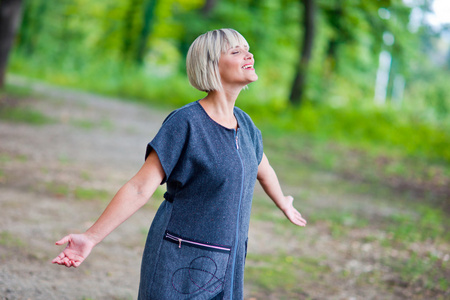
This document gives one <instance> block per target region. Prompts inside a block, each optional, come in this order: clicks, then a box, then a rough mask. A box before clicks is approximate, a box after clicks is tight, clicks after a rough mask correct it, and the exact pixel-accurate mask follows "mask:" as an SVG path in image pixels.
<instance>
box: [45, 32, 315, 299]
mask: <svg viewBox="0 0 450 300" xmlns="http://www.w3.org/2000/svg"><path fill="white" fill-rule="evenodd" d="M186 65H187V71H188V77H189V81H190V83H191V84H192V85H193V86H194V87H195V88H197V89H199V90H201V91H205V92H207V96H206V97H205V98H203V99H201V100H199V101H196V102H192V103H190V104H188V105H186V106H184V107H182V108H180V109H178V110H175V111H174V112H172V113H171V114H170V115H169V116H168V117H167V118H166V120H165V121H164V123H163V125H162V127H161V129H160V131H159V132H158V134H157V135H156V136H155V138H154V139H153V140H152V141H151V142H150V143H149V144H148V146H147V151H146V160H145V163H144V165H143V166H142V168H141V169H140V170H139V172H138V173H137V174H136V175H135V176H134V177H133V178H132V179H131V180H130V181H129V182H127V183H126V184H125V185H124V186H123V187H122V188H121V189H120V190H119V191H118V193H117V194H116V195H115V196H114V198H113V199H112V200H111V202H110V204H109V205H108V206H107V207H106V209H105V211H104V212H103V214H102V215H101V216H100V218H99V219H98V220H97V221H96V223H95V224H94V225H93V226H92V227H91V228H89V229H88V230H87V231H86V232H85V233H83V234H70V235H68V236H65V237H64V238H62V239H61V240H60V241H58V242H56V244H57V245H62V244H65V243H68V245H67V247H66V248H65V249H64V251H63V252H61V253H60V254H59V255H58V256H57V257H56V258H55V259H54V260H53V263H56V264H60V265H65V266H67V267H78V266H79V265H80V264H81V263H82V262H83V261H84V260H85V259H86V257H87V256H88V255H89V253H90V252H91V250H92V248H93V247H94V246H95V245H97V244H98V243H99V242H100V241H101V240H103V239H104V238H105V237H106V236H107V235H108V234H109V233H110V232H111V231H113V230H114V229H115V228H116V227H117V226H118V225H120V224H121V223H122V222H123V221H125V220H126V219H127V218H128V217H130V216H131V215H132V214H133V213H135V212H136V211H137V210H138V209H139V208H140V207H142V206H143V205H144V204H145V203H146V202H147V201H148V199H149V198H150V197H151V196H152V194H153V193H154V191H155V190H156V188H157V187H158V185H160V184H162V183H166V185H167V192H166V193H165V195H164V198H165V200H164V201H163V202H162V204H161V206H160V208H159V209H158V212H157V213H156V216H155V218H154V220H153V222H152V226H151V227H150V231H149V234H148V238H147V242H146V245H145V250H144V254H143V259H142V267H141V282H140V287H139V299H186V298H189V299H232V298H234V299H242V298H243V281H244V277H243V275H244V262H245V256H246V251H247V233H248V227H249V219H250V209H251V202H252V197H253V189H254V184H255V181H256V179H258V181H259V182H260V184H261V185H262V187H263V189H264V191H265V192H266V193H267V195H268V196H269V197H270V198H271V199H272V200H273V201H274V202H275V204H276V205H277V206H278V208H279V209H281V210H282V211H283V213H284V214H285V215H286V217H287V218H288V219H289V220H290V221H291V222H292V223H294V224H296V225H299V226H305V225H306V221H305V220H304V219H303V218H302V216H301V214H300V213H299V212H298V211H297V210H296V209H295V208H294V207H293V205H292V202H293V198H292V197H291V196H284V195H283V192H282V190H281V187H280V184H279V182H278V179H277V176H276V174H275V172H274V170H273V169H272V167H271V166H270V164H269V161H268V160H267V157H266V156H265V154H264V153H263V148H262V138H261V133H260V131H259V130H258V129H257V128H256V126H255V125H254V124H253V122H252V120H251V119H250V117H249V116H248V115H247V114H246V113H244V112H243V111H242V110H240V109H239V108H237V107H235V106H234V105H235V102H236V99H237V96H238V95H239V93H240V91H241V90H242V89H243V88H244V87H246V86H247V85H248V84H249V83H251V82H253V81H255V80H257V79H258V76H257V75H256V73H255V69H254V68H253V65H254V59H253V55H252V54H251V53H250V52H249V46H248V44H247V42H246V40H245V39H244V38H243V37H242V35H240V34H239V33H238V32H237V31H235V30H232V29H221V30H214V31H210V32H207V33H205V34H203V35H201V36H199V37H198V38H197V39H196V40H195V41H194V42H193V43H192V45H191V47H190V49H189V52H188V55H187V61H186Z"/></svg>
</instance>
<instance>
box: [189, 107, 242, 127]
mask: <svg viewBox="0 0 450 300" xmlns="http://www.w3.org/2000/svg"><path fill="white" fill-rule="evenodd" d="M196 103H197V104H198V106H199V107H200V110H201V111H203V113H204V114H205V116H206V117H207V119H209V120H210V121H211V122H213V123H214V124H216V125H217V126H219V127H222V128H223V129H226V130H228V131H233V132H236V128H237V129H238V130H239V127H240V126H239V119H238V117H237V115H236V107H234V108H233V115H234V117H235V118H236V122H237V127H236V128H229V127H226V126H223V125H222V124H220V123H218V122H216V121H215V120H214V119H213V118H211V116H210V115H209V114H208V112H207V111H206V110H205V108H203V106H202V105H201V104H200V100H197V101H196Z"/></svg>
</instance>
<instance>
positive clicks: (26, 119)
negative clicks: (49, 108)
mask: <svg viewBox="0 0 450 300" xmlns="http://www.w3.org/2000/svg"><path fill="white" fill-rule="evenodd" d="M0 120H4V121H9V122H14V123H27V124H32V125H45V124H50V123H53V122H54V120H53V119H52V118H49V117H47V116H45V115H44V114H42V113H41V112H39V111H36V110H33V109H29V108H19V107H0Z"/></svg>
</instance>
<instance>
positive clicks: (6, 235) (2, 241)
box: [0, 230, 25, 247]
mask: <svg viewBox="0 0 450 300" xmlns="http://www.w3.org/2000/svg"><path fill="white" fill-rule="evenodd" d="M0 245H1V246H4V247H22V246H24V245H25V243H24V242H23V241H22V240H20V239H19V238H17V237H16V236H15V235H14V234H12V233H11V232H9V231H4V230H2V231H0Z"/></svg>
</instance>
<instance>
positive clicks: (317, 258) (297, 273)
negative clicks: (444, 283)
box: [0, 79, 450, 300]
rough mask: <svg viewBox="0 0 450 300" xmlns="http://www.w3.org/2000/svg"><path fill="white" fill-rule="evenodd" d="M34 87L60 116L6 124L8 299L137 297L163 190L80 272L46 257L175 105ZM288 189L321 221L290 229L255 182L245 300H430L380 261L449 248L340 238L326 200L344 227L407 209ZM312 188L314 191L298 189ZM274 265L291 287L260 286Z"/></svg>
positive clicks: (2, 293) (102, 201)
mask: <svg viewBox="0 0 450 300" xmlns="http://www.w3.org/2000/svg"><path fill="white" fill-rule="evenodd" d="M14 82H15V84H18V85H25V84H27V83H25V82H22V81H21V80H20V79H14ZM32 89H33V91H34V92H35V93H40V94H41V96H38V97H32V98H31V97H30V98H29V99H22V100H21V102H20V105H23V106H25V107H28V108H30V109H33V110H36V111H39V112H41V113H43V114H44V115H46V116H48V117H50V118H52V119H53V120H54V122H52V123H49V124H46V125H39V126H38V125H32V124H26V123H11V122H5V121H2V120H0V299H5V300H6V299H9V300H11V299H33V300H34V299H36V300H40V299H43V300H44V299H45V300H47V299H80V300H81V299H136V296H137V289H138V284H139V270H140V260H141V254H142V251H143V246H144V242H145V237H146V233H147V231H148V227H149V226H150V223H151V220H152V218H153V216H154V213H155V211H156V209H157V206H158V203H159V202H160V201H161V198H162V191H158V192H157V193H156V194H157V195H155V197H154V198H155V199H154V200H151V201H149V203H148V204H147V205H146V206H145V207H144V208H143V209H141V210H140V211H138V212H137V213H136V214H135V215H134V216H132V217H131V218H130V219H129V220H128V221H127V222H126V223H125V224H122V225H121V226H120V227H119V228H118V229H117V230H116V231H114V232H113V233H112V234H111V235H110V236H108V237H107V238H106V239H105V240H104V241H103V243H101V244H100V245H98V246H97V247H96V248H95V249H94V251H93V252H92V254H91V255H90V257H89V258H88V259H87V260H86V261H85V262H84V263H83V265H82V266H81V267H80V268H78V269H67V268H64V267H60V266H56V265H52V264H51V263H50V261H51V259H52V258H53V257H54V256H55V255H57V254H58V253H59V251H60V250H61V248H59V247H56V246H55V245H54V242H55V241H56V240H57V239H59V238H60V237H62V236H63V235H65V234H67V233H69V232H80V231H84V230H85V229H87V228H88V227H89V226H90V225H91V224H92V222H93V221H95V219H96V218H97V217H98V216H99V214H100V213H101V212H102V211H103V209H104V207H105V206H106V204H107V201H109V199H110V197H111V196H112V195H113V193H115V191H117V189H118V188H119V187H120V186H121V185H122V184H123V183H125V182H126V181H127V180H128V179H129V178H130V177H131V176H132V175H134V174H135V172H136V171H137V170H138V169H139V167H140V166H141V164H142V163H143V159H144V152H145V147H146V144H147V142H148V141H149V140H150V139H151V138H152V137H153V136H154V134H155V133H156V131H157V130H158V128H159V126H160V124H161V122H162V120H163V119H164V117H165V116H166V115H167V113H168V111H158V110H151V109H149V108H148V107H144V106H141V105H139V104H135V103H126V102H123V101H118V100H115V99H108V98H104V97H99V96H95V95H91V94H87V93H81V92H75V91H70V90H64V89H59V88H55V87H49V86H47V85H44V84H34V85H32ZM44 95H45V96H44ZM314 176H319V177H318V178H317V179H314ZM310 177H311V178H312V179H311V180H313V181H314V180H315V181H316V182H318V184H317V186H318V187H320V186H322V185H330V186H332V185H333V184H335V183H333V181H335V178H333V175H324V174H311V175H310ZM305 190H307V191H305ZM286 191H287V192H288V193H291V194H293V195H294V196H298V197H299V198H304V199H305V200H304V201H305V202H304V207H306V212H308V211H309V212H312V211H314V212H316V214H317V215H319V217H317V218H318V219H316V221H315V222H314V223H311V224H310V225H308V228H307V230H305V231H295V229H292V227H283V226H284V225H283V223H282V222H283V221H279V220H280V219H284V218H283V216H282V215H281V213H280V212H279V211H277V209H276V208H275V207H274V206H273V205H272V204H270V203H269V202H270V201H268V200H267V199H265V200H259V199H264V198H263V197H262V196H261V194H262V192H261V191H260V190H259V189H257V191H256V198H257V200H256V201H258V203H257V205H254V208H253V209H254V215H255V216H256V218H254V219H252V221H251V228H250V244H249V258H248V260H247V271H246V272H247V273H246V274H248V275H249V276H248V277H246V278H247V279H249V280H248V282H246V292H245V294H246V299H248V300H256V299H258V300H261V299H336V300H341V299H352V300H356V299H422V298H420V296H419V297H416V296H413V295H414V294H415V293H416V292H418V291H419V292H420V290H417V287H415V286H414V285H410V284H409V283H407V282H402V281H401V280H399V276H398V275H395V274H393V273H392V272H391V271H392V270H391V269H390V267H389V266H386V265H384V261H385V260H386V259H391V260H393V261H396V260H398V261H401V260H402V259H405V258H407V257H408V255H410V253H411V252H412V251H413V250H414V251H415V252H417V253H419V254H420V253H424V256H426V255H428V254H427V253H437V254H436V256H437V257H439V259H441V260H442V261H444V260H445V257H447V256H448V255H447V254H449V253H450V249H449V245H448V244H441V245H434V244H426V242H424V243H421V244H420V243H414V244H412V247H415V248H416V249H399V250H397V249H392V248H389V247H386V246H383V245H382V243H380V242H379V241H380V240H383V239H385V236H386V232H383V231H382V230H380V229H379V228H378V227H377V226H375V225H374V226H370V225H369V226H361V227H358V226H349V227H351V229H349V230H347V232H346V233H345V234H344V235H341V237H340V238H338V239H336V238H333V236H336V234H337V235H338V236H339V232H336V228H334V227H333V226H334V225H333V224H334V223H332V222H331V221H328V220H327V219H326V217H323V219H320V212H321V210H322V207H323V208H325V207H327V209H328V210H330V207H332V210H341V211H343V212H346V214H344V215H343V219H342V222H341V223H342V224H343V225H342V226H341V227H342V228H343V227H345V226H346V224H350V225H351V224H352V222H354V220H355V218H352V215H351V213H352V212H354V211H356V212H358V213H362V214H364V217H367V220H369V221H370V222H374V221H376V220H381V219H383V218H385V217H386V216H387V215H389V214H392V213H393V212H395V211H396V210H397V211H398V212H401V210H402V209H403V208H402V207H401V206H394V205H392V203H393V202H392V201H391V200H390V199H387V200H386V201H384V202H383V201H381V202H380V201H378V200H377V199H374V198H371V196H367V197H364V196H361V195H355V194H352V193H348V194H346V195H344V196H342V195H338V194H336V195H334V194H330V193H324V192H323V191H322V190H320V188H318V189H316V190H313V188H312V187H308V186H304V187H286ZM305 193H307V197H303V196H300V195H305ZM265 207H269V208H265ZM261 215H264V216H265V217H264V218H261ZM271 219H273V220H277V221H276V222H271V221H268V220H271ZM280 224H281V225H280ZM341 227H338V228H337V229H339V228H341ZM286 228H287V229H286ZM445 255H447V256H445ZM277 259H280V261H279V262H278V261H277ZM264 260H266V261H264ZM447 260H448V257H447ZM447 260H445V261H447ZM268 262H270V263H271V265H270V266H271V268H272V266H275V268H274V272H275V276H273V280H276V278H277V277H280V276H281V275H280V274H282V275H284V276H285V277H284V278H286V279H287V280H290V279H289V278H290V277H291V278H294V281H293V282H292V285H291V286H292V292H291V291H286V290H284V291H277V290H276V289H275V290H273V292H272V293H267V292H266V290H265V289H261V288H260V285H261V284H266V285H269V286H270V284H271V283H270V280H272V279H271V277H268V278H269V279H267V280H269V282H262V283H261V282H259V283H258V284H259V285H258V284H255V282H254V281H253V280H254V278H256V277H257V276H255V274H254V273H255V272H256V273H258V272H263V271H264V270H265V269H264V266H265V263H268ZM278 265H279V266H280V268H286V269H287V270H288V271H286V270H283V269H279V268H278V267H277V266H278ZM293 266H294V267H293ZM295 266H299V267H295ZM290 268H291V269H290ZM308 268H309V269H308ZM289 270H291V271H292V276H290V273H289V272H291V271H289ZM269 271H270V270H269ZM252 272H253V274H252ZM277 272H278V273H277ZM283 272H284V273H283ZM286 272H288V273H286ZM267 274H270V272H269V273H267ZM256 275H257V274H256ZM449 275H450V274H449ZM295 278H301V282H298V281H296V279H295ZM263 279H264V278H263ZM283 280H284V279H283ZM282 283H283V286H289V283H288V284H286V283H285V282H282ZM380 286H383V287H386V286H387V288H384V289H380ZM441 294H442V293H441ZM280 295H281V296H280ZM425 299H426V298H425Z"/></svg>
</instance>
